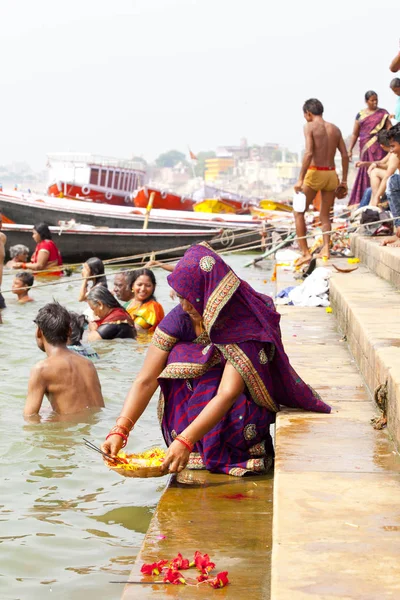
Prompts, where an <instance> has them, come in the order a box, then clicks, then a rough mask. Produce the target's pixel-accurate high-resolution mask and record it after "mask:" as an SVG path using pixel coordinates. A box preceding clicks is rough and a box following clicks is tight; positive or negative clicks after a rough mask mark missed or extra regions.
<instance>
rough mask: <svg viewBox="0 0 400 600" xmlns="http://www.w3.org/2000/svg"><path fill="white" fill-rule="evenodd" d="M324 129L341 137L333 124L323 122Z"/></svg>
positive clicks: (337, 128) (340, 133)
mask: <svg viewBox="0 0 400 600" xmlns="http://www.w3.org/2000/svg"><path fill="white" fill-rule="evenodd" d="M325 127H326V128H327V129H328V131H330V132H331V133H337V134H338V135H342V132H341V131H340V129H339V127H338V126H337V125H335V124H334V123H330V122H329V121H325Z"/></svg>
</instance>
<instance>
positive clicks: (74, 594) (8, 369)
mask: <svg viewBox="0 0 400 600" xmlns="http://www.w3.org/2000/svg"><path fill="white" fill-rule="evenodd" d="M226 259H227V262H228V263H229V264H230V265H231V266H232V267H233V268H234V269H235V270H236V272H237V273H238V275H239V276H241V277H243V278H246V279H247V281H248V282H249V283H250V284H251V285H253V287H255V288H256V289H257V290H259V291H262V292H264V293H267V294H268V293H271V284H270V283H268V284H266V283H265V280H266V278H267V277H268V276H267V273H266V272H265V271H264V270H261V269H243V268H241V265H243V264H245V263H246V261H248V260H249V255H245V254H241V255H237V254H236V255H231V256H228V257H226ZM264 264H265V263H264ZM166 275H167V274H166V273H165V271H161V270H160V269H157V270H156V276H157V281H158V286H157V292H156V295H157V299H158V300H159V301H160V302H161V303H162V304H163V306H164V309H165V312H168V311H169V310H170V309H171V308H173V306H175V303H174V302H173V301H172V300H171V299H170V298H169V288H168V285H167V282H166ZM11 281H12V274H10V273H9V272H7V271H6V272H5V274H4V278H3V285H2V289H3V290H8V289H10V288H11ZM111 282H112V278H110V277H109V285H110V283H111ZM78 289H79V283H78V284H76V283H75V284H74V283H73V282H71V281H69V279H68V278H63V280H62V283H60V284H59V285H56V286H49V287H43V288H42V289H36V290H32V292H31V295H32V296H33V297H34V299H35V302H32V303H29V304H26V305H22V306H21V305H18V304H17V303H16V300H15V296H13V295H12V294H9V293H6V294H4V295H5V299H6V302H7V305H8V308H7V309H6V310H5V311H4V312H3V321H4V324H3V325H2V326H0V458H1V474H2V475H1V494H0V598H1V600H11V599H12V600H17V599H18V600H20V599H21V600H25V599H27V600H39V599H40V600H42V599H43V598H57V600H59V599H64V598H65V599H72V598H73V599H74V600H95V599H96V600H103V599H104V600H106V599H107V600H114V599H119V598H120V597H121V592H122V589H123V586H117V585H113V584H110V583H109V581H110V580H112V579H116V578H117V579H118V578H121V579H124V578H126V577H127V575H128V574H129V572H130V567H131V565H132V563H133V561H134V559H135V557H136V555H137V553H138V550H139V548H140V545H141V542H142V540H143V536H144V534H145V532H146V530H147V527H148V525H149V522H150V519H151V517H152V514H153V512H154V509H155V506H156V504H157V501H158V499H159V497H160V495H161V493H162V491H163V490H164V487H165V485H166V483H167V481H168V478H167V477H164V478H162V479H123V478H121V477H120V476H118V475H117V474H115V473H113V472H111V471H108V470H107V468H106V467H105V466H104V464H103V462H102V460H101V457H100V456H98V455H97V454H95V453H92V452H91V451H90V450H87V449H86V448H85V446H84V445H83V442H82V438H83V437H86V438H89V439H90V440H91V441H93V442H94V443H95V444H97V445H100V444H101V442H102V441H103V440H104V438H105V435H106V434H107V432H108V431H109V429H110V427H111V426H112V424H113V423H114V420H115V417H116V416H117V415H118V413H119V410H120V408H121V406H122V403H123V400H124V397H125V395H126V392H127V390H128V389H129V387H130V385H131V383H132V381H133V379H134V378H135V375H136V374H137V373H138V372H139V370H140V367H141V365H142V362H143V359H144V355H145V353H146V349H147V346H148V343H139V342H137V341H130V340H115V341H110V342H98V343H97V344H93V346H95V347H96V350H97V351H98V353H99V354H100V360H99V361H98V362H97V363H96V367H97V369H98V373H99V377H100V380H101V384H102V389H103V395H104V400H105V404H106V408H105V409H103V410H101V411H100V412H97V413H95V414H91V415H89V416H88V417H87V418H86V420H85V422H76V421H74V420H73V419H70V420H69V421H63V422H60V421H56V420H54V419H52V415H51V413H50V411H49V408H48V406H49V405H48V402H47V400H44V402H43V407H44V409H45V410H46V411H47V413H46V414H45V416H44V418H43V419H42V421H41V422H40V423H27V422H25V421H24V419H23V417H22V410H23V406H24V402H25V396H26V390H27V382H28V377H29V372H30V369H31V367H32V365H34V364H35V363H36V362H37V361H38V360H40V359H42V358H43V354H42V353H41V351H40V350H39V349H38V348H37V346H36V342H35V338H34V331H35V326H34V324H33V322H32V321H33V319H34V317H35V315H36V312H37V310H38V309H39V308H40V307H41V306H43V304H45V303H46V302H49V301H51V300H52V299H53V298H54V299H56V300H58V301H59V302H61V303H63V304H64V305H66V306H67V308H68V309H70V310H77V311H78V312H81V311H82V310H83V309H84V308H85V307H86V305H85V304H81V303H79V302H77V300H76V298H77V296H78ZM156 403H157V400H156V397H154V398H153V399H152V401H151V403H150V406H149V408H148V409H147V411H146V412H145V414H144V415H143V417H142V419H141V420H140V422H139V423H138V424H137V426H136V428H135V434H134V435H132V437H131V439H130V442H129V450H130V451H139V450H143V449H145V448H147V447H150V446H152V445H155V444H162V445H163V441H162V438H161V434H160V429H159V426H158V421H157V416H156Z"/></svg>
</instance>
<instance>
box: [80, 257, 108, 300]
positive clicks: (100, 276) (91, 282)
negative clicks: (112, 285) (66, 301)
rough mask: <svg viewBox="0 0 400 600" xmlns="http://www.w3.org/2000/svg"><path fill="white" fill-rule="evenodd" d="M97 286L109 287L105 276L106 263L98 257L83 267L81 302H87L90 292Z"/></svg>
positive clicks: (91, 259) (90, 259)
mask: <svg viewBox="0 0 400 600" xmlns="http://www.w3.org/2000/svg"><path fill="white" fill-rule="evenodd" d="M96 285H103V286H104V287H106V288H107V287H108V286H107V277H106V276H105V274H104V263H103V261H102V260H101V259H100V258H97V256H93V257H92V258H89V259H88V260H87V261H86V262H85V263H83V265H82V285H81V289H80V291H79V297H78V300H79V302H85V301H86V300H87V297H88V295H89V292H90V290H92V289H93V288H94V287H96Z"/></svg>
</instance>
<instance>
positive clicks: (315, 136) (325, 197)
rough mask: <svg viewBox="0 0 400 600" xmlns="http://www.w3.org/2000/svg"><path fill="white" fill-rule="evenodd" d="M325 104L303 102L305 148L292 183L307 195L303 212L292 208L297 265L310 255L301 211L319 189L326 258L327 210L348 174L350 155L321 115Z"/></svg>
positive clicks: (341, 191) (340, 194)
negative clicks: (339, 165)
mask: <svg viewBox="0 0 400 600" xmlns="http://www.w3.org/2000/svg"><path fill="white" fill-rule="evenodd" d="M323 112H324V107H323V106H322V103H321V102H320V101H319V100H317V99H316V98H311V99H310V100H307V102H305V103H304V106H303V113H304V118H305V120H306V121H307V123H306V125H305V127H304V136H305V139H306V149H305V152H304V157H303V162H302V165H301V170H300V175H299V179H298V181H297V183H296V185H295V186H294V190H295V192H296V193H299V192H303V193H304V194H305V196H306V206H305V209H304V211H302V212H300V211H295V212H294V217H295V222H296V234H297V237H298V238H299V240H298V243H299V246H300V250H301V253H302V257H301V258H299V259H298V261H297V262H296V264H297V265H298V266H300V265H303V264H305V263H307V262H309V261H310V260H311V258H312V256H311V254H310V251H309V249H308V245H307V240H306V239H305V236H306V223H305V219H304V213H305V211H306V210H308V207H309V206H310V204H311V203H312V202H313V200H314V198H315V196H316V195H317V193H318V192H319V191H320V192H321V210H320V220H321V226H322V231H323V247H322V250H321V252H320V255H319V256H321V257H326V258H329V248H330V231H331V221H330V212H331V209H332V207H333V203H334V201H335V197H336V195H337V196H338V197H341V198H344V196H346V194H347V173H348V170H349V158H348V154H347V150H346V146H345V143H344V140H343V137H342V134H341V132H340V129H339V128H338V127H336V125H333V124H332V123H328V122H327V121H325V120H324V119H323V117H322V115H323ZM336 150H339V152H340V154H341V156H342V180H341V182H340V183H339V179H338V176H337V175H336V171H335V154H336Z"/></svg>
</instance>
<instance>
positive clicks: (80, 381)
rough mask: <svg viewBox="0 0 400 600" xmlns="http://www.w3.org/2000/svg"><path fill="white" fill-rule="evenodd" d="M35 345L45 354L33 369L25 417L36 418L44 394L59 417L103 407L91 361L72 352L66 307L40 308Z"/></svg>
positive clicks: (55, 305) (51, 304) (55, 304)
mask: <svg viewBox="0 0 400 600" xmlns="http://www.w3.org/2000/svg"><path fill="white" fill-rule="evenodd" d="M35 323H36V343H37V345H38V347H39V348H40V350H42V352H45V353H46V354H47V357H46V358H45V359H44V360H41V361H40V362H38V363H37V364H36V365H35V366H34V367H33V369H32V371H31V374H30V377H29V384H28V395H27V398H26V403H25V409H24V416H25V417H36V416H37V415H38V414H39V410H40V408H41V406H42V402H43V397H44V396H45V395H46V396H47V399H48V400H49V402H50V404H51V407H52V409H53V411H54V412H55V413H58V414H59V415H67V414H72V413H78V412H81V411H84V410H86V409H88V408H100V407H102V406H104V400H103V396H102V393H101V386H100V381H99V377H98V375H97V371H96V369H95V366H94V365H93V363H92V362H91V361H90V360H87V359H86V358H84V357H83V356H79V355H78V354H76V352H71V350H68V348H67V341H68V338H69V336H70V335H71V317H70V314H69V312H68V311H67V309H66V308H64V307H63V306H61V304H58V302H52V303H50V304H46V306H44V307H43V308H41V309H40V310H39V312H38V314H37V316H36V319H35Z"/></svg>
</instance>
